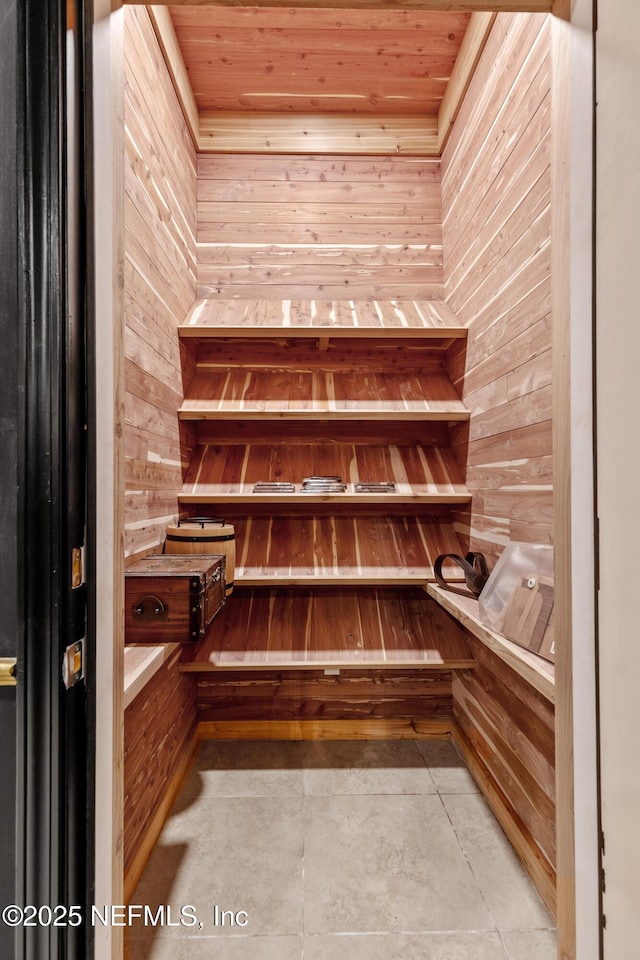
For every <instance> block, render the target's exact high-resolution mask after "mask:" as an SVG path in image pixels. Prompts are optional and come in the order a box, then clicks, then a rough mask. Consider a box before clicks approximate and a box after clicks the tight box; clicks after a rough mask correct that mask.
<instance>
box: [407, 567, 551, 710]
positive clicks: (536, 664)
mask: <svg viewBox="0 0 640 960" xmlns="http://www.w3.org/2000/svg"><path fill="white" fill-rule="evenodd" d="M425 590H426V591H427V593H428V594H429V596H430V597H433V599H434V600H436V601H437V602H438V603H439V604H440V605H441V606H442V607H443V609H445V610H446V611H447V613H449V614H451V616H452V617H455V619H456V620H457V621H458V622H459V623H461V624H462V626H464V627H466V629H467V630H468V631H469V633H471V634H473V636H474V637H476V638H477V639H478V640H479V641H480V642H481V643H483V644H484V645H485V646H486V647H488V648H489V649H490V650H492V651H493V653H495V655H496V656H497V657H499V658H500V659H501V660H503V661H504V662H505V663H507V664H508V665H509V666H510V667H511V668H512V669H513V670H515V672H516V673H517V674H518V675H519V676H521V677H522V678H523V679H524V680H526V681H527V682H528V683H530V684H531V686H532V687H534V689H536V690H537V691H538V693H541V694H542V696H543V697H545V698H546V699H547V700H549V701H550V702H551V703H555V667H554V665H553V664H552V663H549V661H548V660H544V659H543V658H542V657H539V656H537V655H536V654H535V653H532V652H531V651H530V650H527V649H526V648H525V647H520V646H518V644H517V643H513V642H512V641H511V640H507V638H506V637H503V636H502V635H501V634H499V633H496V632H495V631H494V630H491V629H490V628H489V627H486V626H485V625H484V624H483V623H482V622H481V620H480V618H479V610H478V608H479V603H478V601H477V600H474V599H473V598H472V597H463V596H461V595H460V594H456V593H450V592H448V591H447V590H443V589H442V588H441V587H438V586H437V585H436V584H435V583H430V584H428V585H427V586H426V587H425Z"/></svg>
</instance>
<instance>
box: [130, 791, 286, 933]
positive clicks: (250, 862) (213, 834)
mask: <svg viewBox="0 0 640 960" xmlns="http://www.w3.org/2000/svg"><path fill="white" fill-rule="evenodd" d="M302 851H303V837H302V798H301V797H273V798H271V797H235V798H229V799H219V800H212V799H206V800H199V801H197V802H196V803H195V804H193V805H192V806H191V807H189V808H188V809H187V810H186V811H182V812H181V813H177V814H175V815H173V816H171V817H170V819H169V821H168V822H167V824H166V826H165V829H164V830H163V832H162V834H161V837H160V841H159V843H158V844H157V846H156V848H155V849H154V851H153V853H152V855H151V858H150V860H149V863H148V864H147V868H146V869H145V872H144V875H143V877H142V879H141V881H140V883H139V884H138V887H137V889H136V891H135V893H134V897H133V902H135V903H140V904H149V905H151V906H153V905H154V904H170V905H172V906H174V907H176V909H179V907H180V906H182V905H183V904H193V905H194V906H195V907H196V911H197V915H198V918H199V920H200V921H201V922H202V923H203V928H202V929H200V928H197V929H193V928H189V929H187V930H186V931H185V930H184V929H179V928H167V927H163V928H162V929H161V930H160V931H155V934H154V931H153V929H147V928H144V927H141V926H140V925H139V924H138V925H136V926H134V927H133V928H132V931H131V935H132V937H142V936H151V935H156V936H160V937H174V938H175V937H180V936H182V937H184V936H185V935H186V936H191V935H193V936H203V935H211V936H214V935H215V936H228V935H229V934H230V933H232V932H234V931H233V930H232V929H230V928H229V927H227V926H225V927H224V928H222V927H220V926H218V927H216V926H215V925H214V921H213V916H214V913H213V911H214V907H215V906H216V905H217V906H218V907H219V908H220V909H221V910H231V911H239V910H244V911H246V913H247V915H248V918H249V923H248V927H247V929H246V931H244V932H247V933H249V934H251V935H261V936H263V935H284V934H298V933H300V932H301V930H302Z"/></svg>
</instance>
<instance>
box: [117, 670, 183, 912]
mask: <svg viewBox="0 0 640 960" xmlns="http://www.w3.org/2000/svg"><path fill="white" fill-rule="evenodd" d="M179 657H180V652H179V651H178V652H177V653H176V654H175V655H174V656H173V657H172V658H171V659H170V660H168V661H167V662H166V663H163V664H162V666H161V667H160V669H159V670H158V671H157V673H156V674H155V675H154V676H153V677H152V678H151V680H150V681H149V682H148V683H147V684H146V686H145V687H144V689H143V690H142V692H141V693H139V694H138V696H137V697H136V698H135V700H134V701H133V703H131V704H130V706H128V707H127V709H126V711H125V714H124V737H125V752H124V777H125V780H124V782H125V798H124V804H125V807H124V809H125V834H124V864H125V875H128V876H129V877H131V871H132V868H133V866H134V864H135V863H136V861H137V858H138V854H139V851H140V849H141V845H142V844H144V843H145V838H146V835H147V833H148V831H149V829H150V827H151V825H152V823H153V822H154V818H155V817H156V814H157V811H158V809H159V808H160V807H161V805H162V804H163V801H164V798H165V794H166V791H167V788H168V786H169V784H170V783H171V781H172V779H173V778H174V776H175V775H176V772H177V771H179V770H182V769H183V768H184V758H185V756H188V754H189V751H190V749H191V745H192V742H193V739H194V734H195V729H196V685H195V682H194V680H193V678H192V677H189V676H187V675H185V674H182V673H180V672H179V671H178V660H179ZM167 812H168V811H167ZM148 853H150V850H148ZM147 855H148V854H147ZM141 869H142V868H141V867H139V868H138V870H136V871H135V872H136V873H138V874H139V873H141ZM129 887H131V880H130V882H129ZM128 892H129V893H132V892H133V891H132V889H129V891H128Z"/></svg>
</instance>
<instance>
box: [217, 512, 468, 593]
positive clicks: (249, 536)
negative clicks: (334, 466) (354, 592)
mask: <svg viewBox="0 0 640 960" xmlns="http://www.w3.org/2000/svg"><path fill="white" fill-rule="evenodd" d="M233 522H234V526H235V531H236V541H237V550H236V560H237V566H236V570H235V576H234V580H235V582H236V583H237V584H238V585H240V586H274V587H276V586H300V587H314V586H321V585H337V584H342V585H344V586H353V585H360V586H366V585H374V586H375V585H385V584H393V585H395V586H412V585H413V586H415V585H420V586H422V585H423V584H425V583H426V582H427V581H428V580H433V579H434V576H433V563H434V561H435V559H436V557H437V556H438V555H439V554H441V553H460V549H461V548H460V543H459V541H458V538H457V536H456V533H455V530H454V529H453V525H452V524H451V523H450V522H449V521H448V520H447V519H446V518H443V517H431V516H425V517H415V516H410V517H397V516H389V515H382V516H361V515H358V516H350V515H349V516H343V515H335V514H334V515H329V516H320V515H316V516H302V517H301V516H282V517H273V516H257V517H239V518H238V519H234V521H233ZM459 572H460V571H459V568H456V567H452V568H451V571H449V573H450V574H451V575H452V576H457V575H458V574H459Z"/></svg>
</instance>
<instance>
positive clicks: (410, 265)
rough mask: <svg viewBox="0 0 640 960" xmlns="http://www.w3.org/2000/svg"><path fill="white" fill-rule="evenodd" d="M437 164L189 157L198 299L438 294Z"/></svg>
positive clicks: (402, 160) (421, 161) (393, 160)
mask: <svg viewBox="0 0 640 960" xmlns="http://www.w3.org/2000/svg"><path fill="white" fill-rule="evenodd" d="M441 220H442V213H441V195H440V162H439V160H437V159H418V158H415V157H347V156H345V157H339V156H333V157H331V156H307V157H304V156H301V157H291V156H288V157H287V156H258V155H254V154H248V155H236V156H218V157H211V156H204V155H200V156H199V157H198V297H199V298H200V297H203V298H204V297H221V298H233V297H244V298H247V299H259V298H265V299H269V298H273V299H302V300H305V299H314V298H316V297H317V298H320V299H327V300H339V299H354V300H358V299H360V300H367V299H370V298H378V299H387V300H388V299H396V298H398V299H403V298H404V299H427V298H429V297H430V296H436V297H437V298H439V299H442V223H441Z"/></svg>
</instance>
